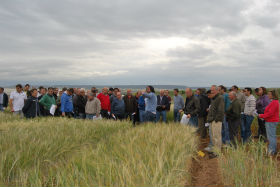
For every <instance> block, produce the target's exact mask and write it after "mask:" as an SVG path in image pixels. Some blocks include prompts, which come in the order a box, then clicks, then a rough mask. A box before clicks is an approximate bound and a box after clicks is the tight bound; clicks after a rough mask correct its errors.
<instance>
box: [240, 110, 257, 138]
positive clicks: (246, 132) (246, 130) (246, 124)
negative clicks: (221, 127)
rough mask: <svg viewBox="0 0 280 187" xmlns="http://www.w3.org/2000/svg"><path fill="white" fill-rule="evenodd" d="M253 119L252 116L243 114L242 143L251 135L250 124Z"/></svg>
mask: <svg viewBox="0 0 280 187" xmlns="http://www.w3.org/2000/svg"><path fill="white" fill-rule="evenodd" d="M253 120H254V116H249V115H244V118H243V124H242V121H241V127H242V128H241V136H242V140H243V143H246V142H247V141H248V139H249V138H250V137H251V134H252V133H251V125H252V122H253Z"/></svg>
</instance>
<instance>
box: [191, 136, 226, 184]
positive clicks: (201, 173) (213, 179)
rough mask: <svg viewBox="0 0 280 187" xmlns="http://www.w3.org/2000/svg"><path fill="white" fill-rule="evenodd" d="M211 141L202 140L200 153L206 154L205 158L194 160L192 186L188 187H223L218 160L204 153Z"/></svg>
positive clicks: (198, 157)
mask: <svg viewBox="0 0 280 187" xmlns="http://www.w3.org/2000/svg"><path fill="white" fill-rule="evenodd" d="M208 143H209V139H200V145H199V150H198V151H203V152H204V153H205V156H204V157H200V156H198V155H197V157H195V158H193V160H192V164H191V168H190V170H191V174H192V175H191V184H190V185H186V186H210V187H223V186H224V184H223V181H222V175H221V169H220V167H219V164H218V158H217V157H216V158H212V159H211V158H210V157H209V154H208V153H207V152H205V151H204V148H205V147H207V146H208Z"/></svg>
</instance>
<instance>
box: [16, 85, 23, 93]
mask: <svg viewBox="0 0 280 187" xmlns="http://www.w3.org/2000/svg"><path fill="white" fill-rule="evenodd" d="M16 90H17V92H18V93H20V92H22V85H21V84H17V85H16Z"/></svg>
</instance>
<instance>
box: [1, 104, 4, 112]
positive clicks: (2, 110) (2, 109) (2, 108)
mask: <svg viewBox="0 0 280 187" xmlns="http://www.w3.org/2000/svg"><path fill="white" fill-rule="evenodd" d="M0 112H4V107H3V105H2V104H0Z"/></svg>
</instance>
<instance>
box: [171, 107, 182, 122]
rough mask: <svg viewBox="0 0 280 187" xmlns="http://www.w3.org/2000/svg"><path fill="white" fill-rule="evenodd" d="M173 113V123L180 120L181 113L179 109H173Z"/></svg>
mask: <svg viewBox="0 0 280 187" xmlns="http://www.w3.org/2000/svg"><path fill="white" fill-rule="evenodd" d="M173 114H174V122H175V123H176V122H180V117H181V115H180V112H179V110H178V109H174V111H173Z"/></svg>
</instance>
